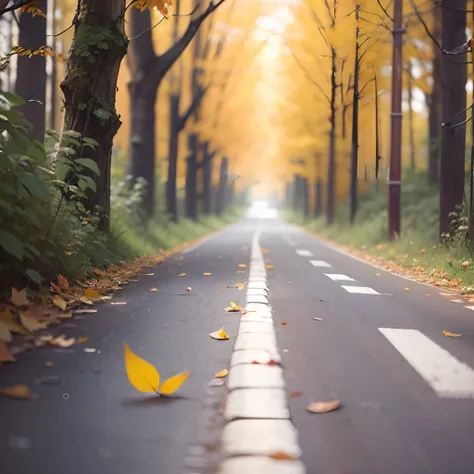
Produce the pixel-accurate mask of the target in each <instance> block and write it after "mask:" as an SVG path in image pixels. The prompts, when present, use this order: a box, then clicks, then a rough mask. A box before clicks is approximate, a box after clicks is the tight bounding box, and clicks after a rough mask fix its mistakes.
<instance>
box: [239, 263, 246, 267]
mask: <svg viewBox="0 0 474 474" xmlns="http://www.w3.org/2000/svg"><path fill="white" fill-rule="evenodd" d="M239 268H247V265H245V263H239Z"/></svg>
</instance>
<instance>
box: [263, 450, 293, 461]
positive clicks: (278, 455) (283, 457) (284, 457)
mask: <svg viewBox="0 0 474 474" xmlns="http://www.w3.org/2000/svg"><path fill="white" fill-rule="evenodd" d="M268 457H269V458H272V459H275V460H277V461H296V458H295V457H294V456H292V455H291V454H288V453H285V452H283V451H276V452H275V453H271V454H269V455H268Z"/></svg>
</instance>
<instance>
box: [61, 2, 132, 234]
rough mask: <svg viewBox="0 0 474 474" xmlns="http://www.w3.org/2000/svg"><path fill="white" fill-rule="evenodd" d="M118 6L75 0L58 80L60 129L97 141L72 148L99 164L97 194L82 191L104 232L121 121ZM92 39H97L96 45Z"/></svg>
mask: <svg viewBox="0 0 474 474" xmlns="http://www.w3.org/2000/svg"><path fill="white" fill-rule="evenodd" d="M124 10H125V0H89V1H87V2H86V1H79V6H78V11H77V20H76V23H75V32H74V38H73V42H72V47H71V51H70V55H69V60H68V64H67V71H66V78H65V79H64V81H63V83H62V84H61V88H62V90H63V92H64V99H65V109H66V114H65V117H64V129H65V130H75V131H77V132H79V133H81V134H82V136H83V137H87V138H92V139H94V140H96V141H97V142H98V146H97V147H96V148H95V149H91V148H90V147H81V148H82V149H81V150H79V151H78V152H80V154H79V156H80V157H81V158H91V159H92V160H94V161H95V162H96V163H97V166H98V167H99V170H100V176H98V177H96V176H95V175H94V176H93V178H94V180H95V181H96V185H97V192H95V193H92V192H91V193H89V194H88V195H87V200H86V207H87V208H88V209H91V210H94V209H95V208H96V207H97V206H98V207H99V208H100V209H101V210H102V211H103V212H102V214H101V215H102V217H101V227H102V228H103V229H105V230H108V228H109V217H110V163H111V156H112V142H113V138H114V136H115V134H116V133H117V130H118V129H119V127H120V124H121V122H120V119H119V116H118V114H117V111H116V110H115V96H116V91H117V79H118V73H119V68H120V63H121V61H122V58H123V57H124V55H125V54H126V52H127V45H128V41H127V38H126V37H125V34H124V29H123V15H124ZM97 37H100V38H102V40H103V41H102V42H101V43H97ZM100 44H103V45H104V46H103V47H99V45H100ZM105 45H106V47H105ZM86 52H87V53H88V55H86V54H84V53H86Z"/></svg>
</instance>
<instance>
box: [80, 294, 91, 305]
mask: <svg viewBox="0 0 474 474" xmlns="http://www.w3.org/2000/svg"><path fill="white" fill-rule="evenodd" d="M79 300H80V301H82V302H83V303H84V304H90V305H93V304H94V302H93V301H91V300H90V299H89V298H86V297H85V296H81V297H80V298H79Z"/></svg>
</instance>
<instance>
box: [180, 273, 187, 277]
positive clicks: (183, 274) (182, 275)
mask: <svg viewBox="0 0 474 474" xmlns="http://www.w3.org/2000/svg"><path fill="white" fill-rule="evenodd" d="M178 276H179V277H184V276H186V273H180V274H179V275H178Z"/></svg>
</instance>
